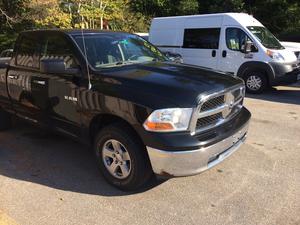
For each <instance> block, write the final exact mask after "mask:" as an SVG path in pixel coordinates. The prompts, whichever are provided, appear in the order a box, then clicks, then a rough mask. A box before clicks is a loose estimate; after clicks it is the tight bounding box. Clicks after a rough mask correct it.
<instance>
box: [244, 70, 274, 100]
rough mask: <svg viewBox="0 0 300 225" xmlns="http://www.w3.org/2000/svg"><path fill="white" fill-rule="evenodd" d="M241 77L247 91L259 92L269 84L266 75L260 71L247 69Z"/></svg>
mask: <svg viewBox="0 0 300 225" xmlns="http://www.w3.org/2000/svg"><path fill="white" fill-rule="evenodd" d="M243 78H244V81H245V86H246V91H247V92H248V93H252V94H260V93H262V92H264V91H265V90H266V89H267V87H268V86H269V84H268V79H267V77H266V75H265V74H264V73H263V72H260V71H249V72H247V73H246V74H245V75H244V76H243Z"/></svg>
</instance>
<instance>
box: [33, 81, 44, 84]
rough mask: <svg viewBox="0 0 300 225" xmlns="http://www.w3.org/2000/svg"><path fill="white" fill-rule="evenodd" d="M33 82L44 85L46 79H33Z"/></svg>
mask: <svg viewBox="0 0 300 225" xmlns="http://www.w3.org/2000/svg"><path fill="white" fill-rule="evenodd" d="M33 83H36V84H40V85H45V84H46V81H44V80H33Z"/></svg>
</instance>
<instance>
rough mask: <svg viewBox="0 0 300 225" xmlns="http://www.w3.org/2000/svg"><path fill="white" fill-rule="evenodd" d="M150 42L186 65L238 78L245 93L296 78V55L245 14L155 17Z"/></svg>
mask: <svg viewBox="0 0 300 225" xmlns="http://www.w3.org/2000/svg"><path fill="white" fill-rule="evenodd" d="M149 41H150V42H151V43H153V44H154V45H156V46H157V47H158V48H160V49H161V50H162V51H169V52H174V53H178V54H180V55H181V56H182V57H183V61H184V63H186V64H193V65H198V66H202V67H208V68H212V69H217V70H221V71H223V72H226V73H230V74H232V75H237V76H239V77H242V78H243V79H244V80H245V84H246V87H247V91H248V92H252V93H260V92H262V91H264V90H265V89H266V88H267V87H268V86H270V85H271V86H275V85H279V84H282V83H292V82H296V81H297V80H298V79H300V76H299V74H300V65H299V62H298V61H297V58H296V56H295V54H294V53H293V52H292V51H290V50H287V49H285V48H284V47H283V46H282V45H281V44H280V42H279V41H278V40H277V39H276V38H275V37H274V35H273V34H272V33H271V32H270V31H269V30H268V29H267V28H265V27H264V26H263V25H262V24H261V23H260V22H259V21H258V20H256V19H255V18H254V17H252V16H250V15H248V14H244V13H221V14H208V15H194V16H177V17H162V18H155V19H153V21H152V24H151V28H150V35H149Z"/></svg>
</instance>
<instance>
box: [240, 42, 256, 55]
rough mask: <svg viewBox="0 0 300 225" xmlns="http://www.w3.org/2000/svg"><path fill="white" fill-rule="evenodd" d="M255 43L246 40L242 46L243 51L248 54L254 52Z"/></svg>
mask: <svg viewBox="0 0 300 225" xmlns="http://www.w3.org/2000/svg"><path fill="white" fill-rule="evenodd" d="M253 46H254V45H253V43H252V42H251V41H246V43H245V44H244V46H242V48H241V52H242V53H245V54H248V53H250V52H252V48H253Z"/></svg>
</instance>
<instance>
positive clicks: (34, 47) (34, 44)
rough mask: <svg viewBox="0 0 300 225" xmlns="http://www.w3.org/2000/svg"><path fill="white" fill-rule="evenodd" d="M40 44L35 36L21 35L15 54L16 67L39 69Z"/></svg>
mask: <svg viewBox="0 0 300 225" xmlns="http://www.w3.org/2000/svg"><path fill="white" fill-rule="evenodd" d="M40 47H41V45H40V42H39V41H38V37H37V36H33V35H32V36H31V35H30V36H29V35H26V34H25V35H23V36H22V37H21V41H20V45H19V48H18V52H17V61H16V64H17V65H18V66H23V67H28V68H39V57H40Z"/></svg>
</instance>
